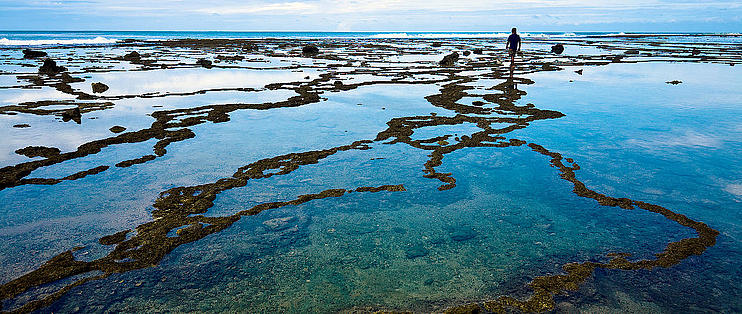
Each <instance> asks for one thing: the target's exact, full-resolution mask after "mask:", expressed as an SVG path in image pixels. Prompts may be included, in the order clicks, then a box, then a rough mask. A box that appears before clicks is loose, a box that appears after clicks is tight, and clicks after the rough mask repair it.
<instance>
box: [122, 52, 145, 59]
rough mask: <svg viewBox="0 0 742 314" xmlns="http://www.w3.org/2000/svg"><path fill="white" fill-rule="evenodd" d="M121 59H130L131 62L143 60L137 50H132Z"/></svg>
mask: <svg viewBox="0 0 742 314" xmlns="http://www.w3.org/2000/svg"><path fill="white" fill-rule="evenodd" d="M121 59H123V60H126V61H129V62H141V61H142V55H140V54H139V53H138V52H136V51H132V52H130V53H127V54H125V55H124V56H123V57H122V58H121Z"/></svg>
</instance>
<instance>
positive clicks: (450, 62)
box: [439, 52, 459, 67]
mask: <svg viewBox="0 0 742 314" xmlns="http://www.w3.org/2000/svg"><path fill="white" fill-rule="evenodd" d="M458 60H459V53H458V52H453V53H451V54H450V55H447V56H445V57H443V60H441V61H440V62H439V64H440V65H441V66H444V67H450V66H454V65H455V64H456V61H458Z"/></svg>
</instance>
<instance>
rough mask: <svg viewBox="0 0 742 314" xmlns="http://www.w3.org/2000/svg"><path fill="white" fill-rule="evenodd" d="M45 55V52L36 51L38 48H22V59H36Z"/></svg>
mask: <svg viewBox="0 0 742 314" xmlns="http://www.w3.org/2000/svg"><path fill="white" fill-rule="evenodd" d="M42 57H46V52H43V51H38V50H31V49H23V59H37V58H42Z"/></svg>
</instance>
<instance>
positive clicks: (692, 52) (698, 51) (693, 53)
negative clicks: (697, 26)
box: [690, 48, 701, 56]
mask: <svg viewBox="0 0 742 314" xmlns="http://www.w3.org/2000/svg"><path fill="white" fill-rule="evenodd" d="M700 53H701V51H700V50H698V48H693V50H691V52H690V54H692V55H694V56H695V55H698V54H700Z"/></svg>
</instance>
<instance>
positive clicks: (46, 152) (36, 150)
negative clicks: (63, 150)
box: [15, 146, 60, 158]
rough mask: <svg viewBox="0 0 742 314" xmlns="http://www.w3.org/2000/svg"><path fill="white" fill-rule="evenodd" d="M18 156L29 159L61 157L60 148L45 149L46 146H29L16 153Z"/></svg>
mask: <svg viewBox="0 0 742 314" xmlns="http://www.w3.org/2000/svg"><path fill="white" fill-rule="evenodd" d="M15 153H16V154H18V155H23V156H26V157H28V158H33V157H46V158H50V157H54V156H57V155H59V153H60V151H59V148H56V147H44V146H28V147H26V148H21V149H19V150H16V151H15Z"/></svg>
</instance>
